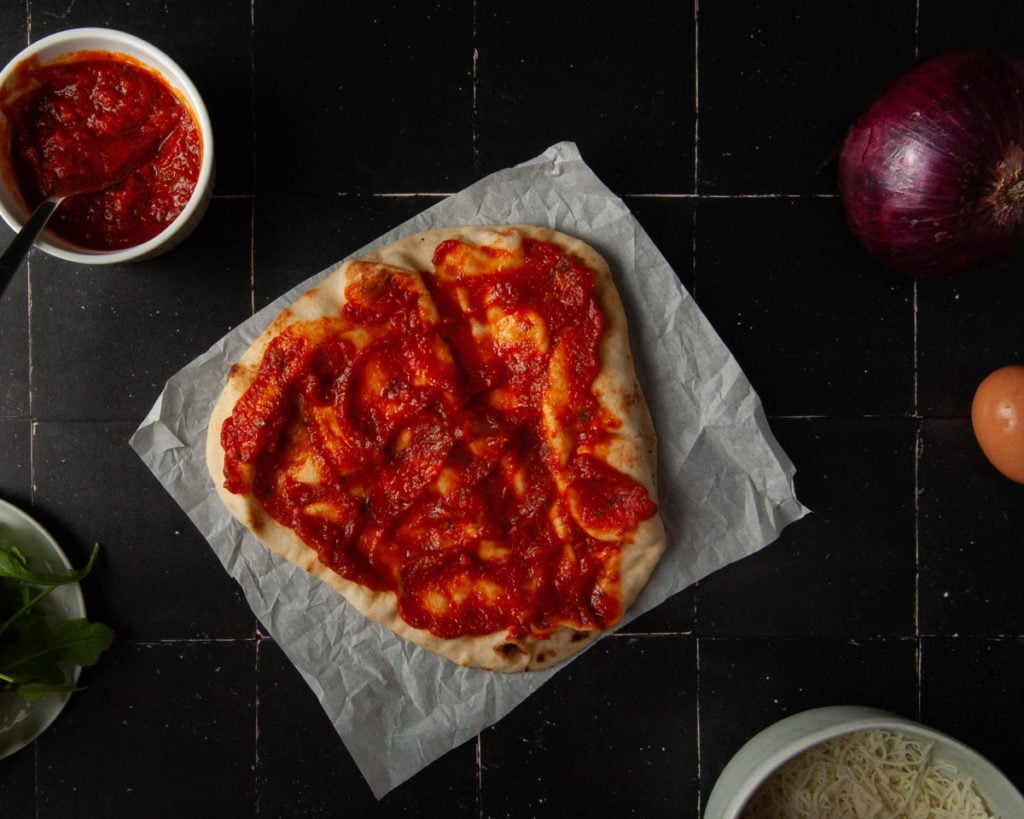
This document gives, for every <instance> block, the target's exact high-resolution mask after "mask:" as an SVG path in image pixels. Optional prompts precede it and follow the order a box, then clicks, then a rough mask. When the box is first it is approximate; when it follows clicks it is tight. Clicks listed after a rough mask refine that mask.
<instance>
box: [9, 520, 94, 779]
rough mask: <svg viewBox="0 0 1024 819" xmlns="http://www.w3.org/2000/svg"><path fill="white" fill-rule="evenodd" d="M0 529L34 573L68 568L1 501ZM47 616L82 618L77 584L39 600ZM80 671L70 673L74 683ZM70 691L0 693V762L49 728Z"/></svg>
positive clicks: (33, 525)
mask: <svg viewBox="0 0 1024 819" xmlns="http://www.w3.org/2000/svg"><path fill="white" fill-rule="evenodd" d="M0 530H2V531H3V532H4V534H5V535H7V537H8V538H10V540H11V541H12V542H13V543H14V545H16V546H17V547H18V549H19V550H20V551H21V553H22V554H23V555H25V557H26V558H27V559H28V561H29V565H30V566H31V567H32V568H33V569H35V570H37V571H46V572H61V571H66V570H68V569H70V568H71V563H70V561H68V558H67V556H66V555H65V554H64V552H62V551H61V548H60V546H58V545H57V541H56V540H54V539H53V537H52V536H51V535H50V533H49V532H47V531H46V530H45V529H44V528H43V527H42V526H40V525H39V524H38V523H37V522H36V521H35V520H33V519H32V518H30V517H29V516H28V515H26V514H25V513H24V512H22V511H21V510H20V509H18V508H17V507H16V506H12V505H11V504H9V503H8V502H7V501H5V500H0ZM39 608H40V610H41V611H43V612H45V613H46V614H47V616H50V617H53V618H54V619H58V620H70V619H74V618H77V617H85V599H84V598H83V597H82V589H81V587H80V586H79V585H78V584H77V583H68V584H65V585H63V586H58V587H57V588H56V589H54V590H53V592H51V593H50V594H49V595H47V596H46V597H44V598H43V599H42V600H40V601H39ZM80 671H81V669H80V668H78V667H77V666H75V667H74V669H73V670H72V679H73V680H74V681H75V682H77V681H78V674H79V672H80ZM70 696H71V693H70V692H55V693H53V694H47V695H46V696H45V697H43V698H42V699H39V700H35V701H33V702H24V701H22V699H21V698H20V697H19V696H18V695H17V694H15V693H12V692H7V693H4V694H0V759H3V758H4V757H6V756H10V755H11V754H13V753H14V752H15V751H20V750H21V749H22V748H24V747H25V746H26V745H28V744H29V743H30V742H32V741H33V740H35V739H36V737H38V736H39V735H40V734H41V733H43V731H45V730H46V729H47V728H49V727H50V725H51V724H52V723H53V721H54V720H55V719H57V715H58V714H60V712H61V711H62V710H63V709H64V706H65V705H66V704H67V701H68V698H69V697H70Z"/></svg>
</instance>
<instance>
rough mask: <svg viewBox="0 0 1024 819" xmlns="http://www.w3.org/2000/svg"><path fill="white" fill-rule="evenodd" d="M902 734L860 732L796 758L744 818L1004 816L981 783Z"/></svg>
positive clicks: (960, 818)
mask: <svg viewBox="0 0 1024 819" xmlns="http://www.w3.org/2000/svg"><path fill="white" fill-rule="evenodd" d="M931 750H932V749H931V746H930V745H928V744H925V743H922V742H919V741H917V740H913V739H909V738H907V737H905V736H903V735H902V734H900V733H897V732H895V731H886V730H869V731H856V732H854V733H851V734H846V735H845V736H841V737H837V738H836V739H834V740H829V741H828V742H823V743H821V744H819V745H816V746H815V747H813V748H811V749H809V750H807V751H805V752H804V753H802V754H800V755H799V756H797V757H794V758H793V759H791V760H790V761H789V762H787V763H786V764H785V765H783V766H781V767H780V768H779V769H778V770H777V771H775V773H773V774H772V775H771V777H769V778H768V779H767V780H766V781H765V782H764V784H763V785H761V787H760V788H759V789H758V791H757V793H755V794H754V796H753V798H752V799H751V800H750V802H748V803H747V805H746V807H745V808H744V810H743V816H742V819H833V818H834V819H954V817H956V819H997V817H995V816H994V815H993V814H991V813H989V811H988V809H987V807H986V805H985V802H984V800H983V799H982V798H981V796H980V795H979V794H978V792H977V790H976V789H975V787H974V783H973V782H972V781H971V780H970V779H968V778H962V777H961V776H960V775H959V771H957V770H956V768H954V767H953V766H952V765H947V764H944V763H938V762H935V763H933V762H932V759H931Z"/></svg>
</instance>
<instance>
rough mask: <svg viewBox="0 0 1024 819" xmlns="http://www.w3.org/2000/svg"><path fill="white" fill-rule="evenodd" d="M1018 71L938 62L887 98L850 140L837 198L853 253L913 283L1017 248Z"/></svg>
mask: <svg viewBox="0 0 1024 819" xmlns="http://www.w3.org/2000/svg"><path fill="white" fill-rule="evenodd" d="M1022 86H1024V69H1022V66H1021V63H1020V61H1019V60H1018V59H1017V58H1015V57H1011V56H1009V55H1006V54H1003V53H1000V52H995V51H989V50H985V49H971V50H967V51H958V52H954V53H951V54H944V55H941V56H939V57H935V58H933V59H931V60H927V61H925V62H923V63H920V64H918V65H917V66H915V67H913V68H911V69H910V70H909V71H907V72H906V73H905V74H903V75H901V76H900V77H899V78H898V79H896V80H895V82H893V83H892V84H891V85H890V86H888V87H887V88H886V89H885V90H884V91H883V92H882V93H881V94H880V95H879V96H878V97H876V98H875V100H874V102H872V104H871V105H870V107H869V108H868V110H867V111H866V112H865V113H864V114H863V116H861V117H860V118H859V119H858V120H857V121H856V122H855V123H854V124H853V125H852V126H851V128H850V131H849V133H848V134H847V137H846V139H845V141H844V143H843V146H842V150H841V151H840V155H839V191H840V195H841V197H842V201H843V207H844V209H845V211H846V219H847V222H848V223H849V225H850V228H851V230H852V231H853V234H854V235H855V236H856V237H857V239H858V241H860V243H861V244H862V245H863V246H864V247H865V248H866V249H867V250H868V252H869V253H871V254H872V255H873V256H874V257H875V258H876V259H878V260H879V261H880V262H882V263H883V264H885V265H887V266H888V267H890V268H892V269H894V270H898V271H900V272H902V273H906V274H909V275H912V276H917V277H930V276H948V275H951V274H954V273H962V272H966V271H970V270H975V269H979V268H985V267H991V266H994V265H996V264H998V263H1000V262H1002V261H1004V260H1006V259H1007V258H1009V257H1010V256H1012V255H1014V254H1015V253H1016V252H1017V251H1018V249H1019V248H1020V247H1021V244H1022V241H1024V228H1022V215H1024V87H1022Z"/></svg>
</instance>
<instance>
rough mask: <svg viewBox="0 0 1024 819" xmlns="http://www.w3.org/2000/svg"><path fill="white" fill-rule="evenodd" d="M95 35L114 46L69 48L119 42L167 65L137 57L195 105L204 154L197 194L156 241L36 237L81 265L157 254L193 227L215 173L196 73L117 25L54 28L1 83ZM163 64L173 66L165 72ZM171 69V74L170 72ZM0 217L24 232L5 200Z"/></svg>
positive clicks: (2, 74)
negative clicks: (32, 60)
mask: <svg viewBox="0 0 1024 819" xmlns="http://www.w3.org/2000/svg"><path fill="white" fill-rule="evenodd" d="M90 39H92V40H101V41H102V40H106V41H109V43H110V44H109V46H99V45H91V46H83V47H82V48H81V49H78V48H69V49H68V52H69V53H70V52H73V51H78V50H101V49H102V50H107V51H111V52H113V53H117V52H118V48H117V46H118V44H120V45H122V46H129V47H131V48H134V49H135V50H137V51H138V52H140V53H142V54H145V55H149V56H151V57H152V59H153V61H155V62H157V63H161V64H162V65H154V64H153V63H152V62H150V61H149V60H147V59H145V58H143V57H135V59H138V60H140V62H143V63H145V64H146V65H148V66H149V67H150V68H151V69H153V70H155V71H157V73H159V74H160V76H161V77H163V78H164V79H165V81H167V82H169V83H171V85H173V86H174V87H175V88H177V89H178V91H179V92H180V93H181V94H182V95H183V96H184V97H185V98H186V99H187V100H188V103H189V107H190V108H191V109H192V113H193V115H194V116H195V118H196V125H197V127H198V129H199V133H200V134H201V135H202V138H203V158H202V163H201V165H200V168H199V177H198V178H197V180H196V187H195V190H194V191H193V193H192V196H191V197H190V198H189V201H188V202H187V203H186V204H185V207H184V208H183V209H182V211H181V213H179V214H178V216H177V217H176V218H175V220H174V221H173V222H171V223H170V224H169V225H167V227H165V228H164V229H163V230H162V231H160V233H158V234H157V235H156V236H154V237H153V238H152V239H149V240H147V241H145V242H143V243H142V244H138V245H134V246H132V247H128V248H123V249H120V250H109V251H104V250H89V249H88V248H80V249H75V250H70V249H68V248H65V247H62V246H60V245H56V244H53V243H52V242H50V241H48V239H47V237H46V235H45V234H43V235H41V236H40V237H39V238H38V239H36V241H35V246H36V247H38V248H39V249H40V250H43V251H44V252H46V253H47V254H49V255H50V256H55V257H57V258H59V259H63V260H65V261H71V262H77V263H79V264H118V263H121V262H128V261H133V260H136V259H142V258H146V257H148V256H151V255H155V254H156V253H157V252H158V251H159V250H160V248H161V247H162V246H163V245H165V244H166V243H168V242H169V241H170V240H171V239H172V238H173V237H174V236H175V235H176V234H177V233H178V232H179V231H180V230H181V229H182V228H183V227H185V226H186V225H188V224H189V220H190V219H191V218H192V217H193V216H194V214H195V212H196V211H197V210H198V209H199V208H200V207H203V206H204V195H203V194H204V189H205V188H207V187H208V186H209V185H211V184H212V177H213V127H212V123H211V121H210V115H209V112H208V111H207V108H206V104H205V102H204V101H203V98H202V96H201V95H200V93H199V90H198V89H197V88H196V86H195V84H194V83H193V82H192V79H191V77H189V75H188V74H187V73H186V72H185V71H184V69H182V67H181V66H180V65H178V63H177V62H176V61H175V60H174V59H172V58H171V57H170V56H169V55H168V54H167V53H165V52H164V51H163V50H161V49H160V48H158V47H157V46H155V45H153V44H152V43H150V42H149V41H147V40H143V39H142V38H141V37H138V36H136V35H134V34H129V33H128V32H125V31H120V30H118V29H113V28H103V27H98V26H85V27H80V28H70V29H65V30H63V31H57V32H54V33H53V34H49V35H47V36H45V37H41V38H40V39H38V40H36V41H34V42H32V43H30V44H29V45H27V46H26V47H25V48H23V49H22V50H21V51H19V52H18V53H17V54H16V55H15V56H14V57H13V58H12V59H11V60H10V61H9V62H8V63H7V64H6V65H5V66H4V67H3V69H0V86H2V85H3V83H4V82H5V81H6V80H7V77H8V75H9V74H10V73H11V72H12V71H13V70H14V68H15V66H17V65H18V63H20V62H21V61H22V60H25V59H27V58H28V57H31V56H33V55H35V54H37V53H39V52H40V51H44V50H46V49H48V48H50V47H52V46H59V45H64V44H73V43H74V42H76V41H80V40H81V41H85V40H90ZM164 67H166V69H168V70H167V71H165V70H164ZM168 73H170V74H171V75H172V76H167V74H168ZM0 217H3V220H4V221H5V222H6V223H7V224H8V226H9V227H10V228H11V229H12V230H14V231H18V230H20V229H21V227H22V225H23V224H24V219H23V218H21V219H19V218H18V217H16V216H15V215H14V214H12V213H10V212H9V210H8V208H7V207H6V206H5V205H4V203H3V202H2V201H0ZM25 218H27V215H25Z"/></svg>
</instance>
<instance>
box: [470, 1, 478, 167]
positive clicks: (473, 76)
mask: <svg viewBox="0 0 1024 819" xmlns="http://www.w3.org/2000/svg"><path fill="white" fill-rule="evenodd" d="M477 10H478V8H477V2H476V0H473V5H472V11H471V12H470V14H471V37H472V41H473V56H472V68H471V72H470V94H471V100H472V101H471V105H470V112H469V140H470V154H471V156H472V161H473V174H474V175H476V176H479V175H480V145H479V141H478V137H479V134H478V133H477V123H478V121H479V120H478V119H477V107H476V101H477V97H476V92H477V79H478V75H477V65H478V63H479V62H480V51H479V49H477V47H476V44H477V34H478V30H477V22H478V16H477Z"/></svg>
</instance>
